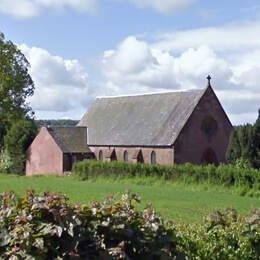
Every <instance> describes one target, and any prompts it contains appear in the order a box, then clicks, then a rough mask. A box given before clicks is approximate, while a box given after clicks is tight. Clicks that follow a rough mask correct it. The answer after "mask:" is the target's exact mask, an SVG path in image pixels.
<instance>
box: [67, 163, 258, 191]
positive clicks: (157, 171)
mask: <svg viewBox="0 0 260 260" xmlns="http://www.w3.org/2000/svg"><path fill="white" fill-rule="evenodd" d="M72 171H73V174H74V175H75V176H77V177H78V178H79V179H81V180H86V179H89V178H93V177H94V178H95V177H97V176H102V177H104V178H107V177H116V178H126V177H128V178H131V177H135V176H140V177H145V176H146V177H147V176H150V177H159V178H161V179H163V180H171V181H182V182H185V183H195V184H197V183H203V182H207V183H209V184H217V185H225V186H227V187H230V186H236V187H241V189H243V190H245V193H248V192H251V193H252V194H254V193H255V194H256V195H257V194H259V190H260V170H257V169H253V168H250V167H247V168H245V167H238V166H237V165H224V164H222V165H220V166H218V167H217V166H214V165H205V166H202V165H192V164H189V163H187V164H182V165H171V166H170V165H169V166H164V165H158V164H157V165H150V164H140V163H137V164H134V163H125V162H118V161H112V162H103V161H95V160H85V161H80V162H77V163H75V164H74V165H73V170H72Z"/></svg>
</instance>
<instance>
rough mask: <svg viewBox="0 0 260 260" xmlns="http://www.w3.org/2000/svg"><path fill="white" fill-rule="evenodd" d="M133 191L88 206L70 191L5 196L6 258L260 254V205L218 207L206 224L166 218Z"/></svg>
mask: <svg viewBox="0 0 260 260" xmlns="http://www.w3.org/2000/svg"><path fill="white" fill-rule="evenodd" d="M139 201H140V198H139V197H138V196H137V195H136V194H133V193H130V192H127V193H125V194H123V195H122V197H121V199H120V200H119V201H117V200H115V199H114V198H113V196H107V198H106V199H105V201H104V202H101V203H100V202H95V201H92V202H90V203H89V206H85V205H79V204H75V205H71V204H69V203H68V198H67V197H66V196H64V195H60V194H55V193H50V192H45V193H43V194H42V195H36V194H35V193H34V192H33V191H28V192H27V195H26V196H25V197H16V196H15V195H14V193H3V194H1V195H0V258H1V259H128V260H129V259H227V260H228V259H230V260H231V259H237V260H238V259H239V260H240V259H246V260H248V259H259V257H260V230H259V227H260V210H259V209H254V210H252V212H251V213H250V215H248V216H247V217H244V218H242V217H239V216H238V214H237V212H236V211H235V210H233V209H226V210H224V211H215V212H213V213H212V214H211V215H210V216H209V217H207V218H205V220H204V221H203V222H202V223H196V224H190V225H187V224H182V223H179V224H174V223H173V222H165V221H163V219H162V218H161V217H160V216H159V215H158V214H157V213H155V212H154V211H153V210H152V208H151V206H150V205H149V206H147V207H146V208H145V209H144V210H143V211H139V210H137V209H136V208H135V202H139Z"/></svg>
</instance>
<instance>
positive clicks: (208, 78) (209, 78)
mask: <svg viewBox="0 0 260 260" xmlns="http://www.w3.org/2000/svg"><path fill="white" fill-rule="evenodd" d="M207 80H208V86H210V80H211V77H210V75H208V77H207Z"/></svg>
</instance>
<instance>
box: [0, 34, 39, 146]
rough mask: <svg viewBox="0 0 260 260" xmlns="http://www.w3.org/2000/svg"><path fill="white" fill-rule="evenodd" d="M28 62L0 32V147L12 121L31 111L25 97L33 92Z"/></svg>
mask: <svg viewBox="0 0 260 260" xmlns="http://www.w3.org/2000/svg"><path fill="white" fill-rule="evenodd" d="M28 67H29V63H28V61H27V60H26V58H25V56H24V55H23V54H22V53H21V52H20V50H19V49H18V48H17V46H16V45H14V44H13V43H12V42H11V41H6V40H5V38H4V35H3V34H2V33H1V32H0V149H1V146H2V147H3V145H4V144H3V140H4V135H5V134H6V132H7V130H8V128H9V127H10V126H11V124H12V122H13V121H15V120H17V119H20V118H21V117H23V116H25V115H28V114H29V113H30V112H31V109H30V107H29V106H28V105H27V104H26V98H27V97H29V96H31V95H32V94H33V92H34V84H33V81H32V79H31V77H30V75H29V74H28Z"/></svg>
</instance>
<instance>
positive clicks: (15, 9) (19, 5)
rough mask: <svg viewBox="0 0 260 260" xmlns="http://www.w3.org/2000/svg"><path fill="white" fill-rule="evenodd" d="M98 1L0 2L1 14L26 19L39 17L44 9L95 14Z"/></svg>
mask: <svg viewBox="0 0 260 260" xmlns="http://www.w3.org/2000/svg"><path fill="white" fill-rule="evenodd" d="M96 4H97V0H0V12H2V13H5V14H8V15H11V16H13V17H15V18H20V19H25V18H31V17H34V16H37V15H39V13H40V12H41V10H42V9H44V8H48V9H50V10H53V11H62V10H64V9H66V8H71V9H75V10H77V11H80V12H94V11H95V9H96Z"/></svg>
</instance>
